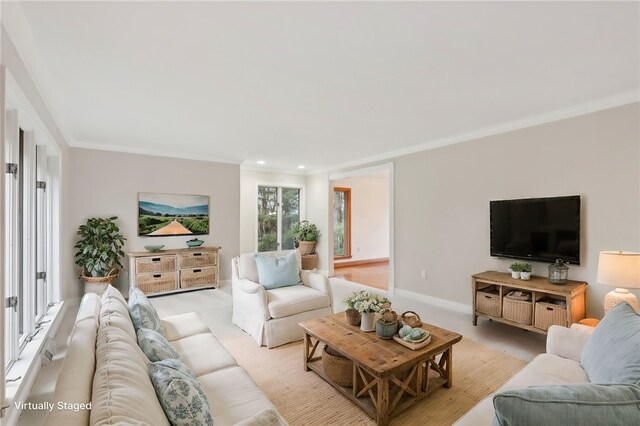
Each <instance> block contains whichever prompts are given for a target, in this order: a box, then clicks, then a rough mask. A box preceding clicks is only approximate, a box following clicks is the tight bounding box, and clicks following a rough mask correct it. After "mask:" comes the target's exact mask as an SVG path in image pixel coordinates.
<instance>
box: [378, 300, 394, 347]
mask: <svg viewBox="0 0 640 426" xmlns="http://www.w3.org/2000/svg"><path fill="white" fill-rule="evenodd" d="M397 331H398V314H397V313H395V312H394V311H392V310H391V309H389V308H385V309H382V310H381V311H380V318H378V321H376V335H377V336H378V337H380V338H381V339H392V338H393V336H394V335H395V334H396V332H397Z"/></svg>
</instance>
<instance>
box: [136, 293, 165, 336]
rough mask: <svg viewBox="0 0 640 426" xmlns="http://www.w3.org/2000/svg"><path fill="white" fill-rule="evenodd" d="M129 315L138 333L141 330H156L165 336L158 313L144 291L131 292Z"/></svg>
mask: <svg viewBox="0 0 640 426" xmlns="http://www.w3.org/2000/svg"><path fill="white" fill-rule="evenodd" d="M129 315H131V321H132V322H133V326H134V327H135V329H136V331H138V330H140V329H141V328H148V329H151V330H155V331H157V332H158V333H160V334H162V335H163V336H164V328H163V327H162V321H160V317H159V316H158V313H157V312H156V310H155V309H154V308H153V305H152V304H151V302H150V301H149V299H147V296H145V295H144V293H143V292H142V291H140V290H139V289H137V288H132V289H131V291H129Z"/></svg>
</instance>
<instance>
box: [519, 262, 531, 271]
mask: <svg viewBox="0 0 640 426" xmlns="http://www.w3.org/2000/svg"><path fill="white" fill-rule="evenodd" d="M520 268H521V269H520V272H531V270H532V267H531V264H530V263H521V264H520Z"/></svg>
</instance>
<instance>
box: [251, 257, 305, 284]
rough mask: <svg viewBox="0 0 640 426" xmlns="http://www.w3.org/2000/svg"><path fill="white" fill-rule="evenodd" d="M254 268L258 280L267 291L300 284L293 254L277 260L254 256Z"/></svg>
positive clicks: (296, 263) (298, 271)
mask: <svg viewBox="0 0 640 426" xmlns="http://www.w3.org/2000/svg"><path fill="white" fill-rule="evenodd" d="M256 266H257V267H258V280H259V281H260V284H261V285H262V286H264V288H266V289H267V290H271V289H274V288H279V287H288V286H290V285H297V284H300V268H299V266H298V258H297V257H296V253H295V252H292V253H290V254H288V255H286V256H284V257H279V258H277V259H276V258H273V257H271V256H265V255H262V254H256Z"/></svg>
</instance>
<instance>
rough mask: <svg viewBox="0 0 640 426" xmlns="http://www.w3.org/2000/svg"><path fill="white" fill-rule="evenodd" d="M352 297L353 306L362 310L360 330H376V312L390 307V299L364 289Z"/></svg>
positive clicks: (359, 310)
mask: <svg viewBox="0 0 640 426" xmlns="http://www.w3.org/2000/svg"><path fill="white" fill-rule="evenodd" d="M351 297H352V298H353V308H354V309H355V310H357V311H358V312H360V315H361V321H360V330H362V331H373V330H375V323H374V320H375V315H376V312H380V310H381V309H383V308H388V307H389V306H390V303H391V302H389V299H387V298H386V297H382V296H379V295H377V294H375V293H372V292H365V291H364V290H361V291H359V292H356V293H353V294H352V296H351Z"/></svg>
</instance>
